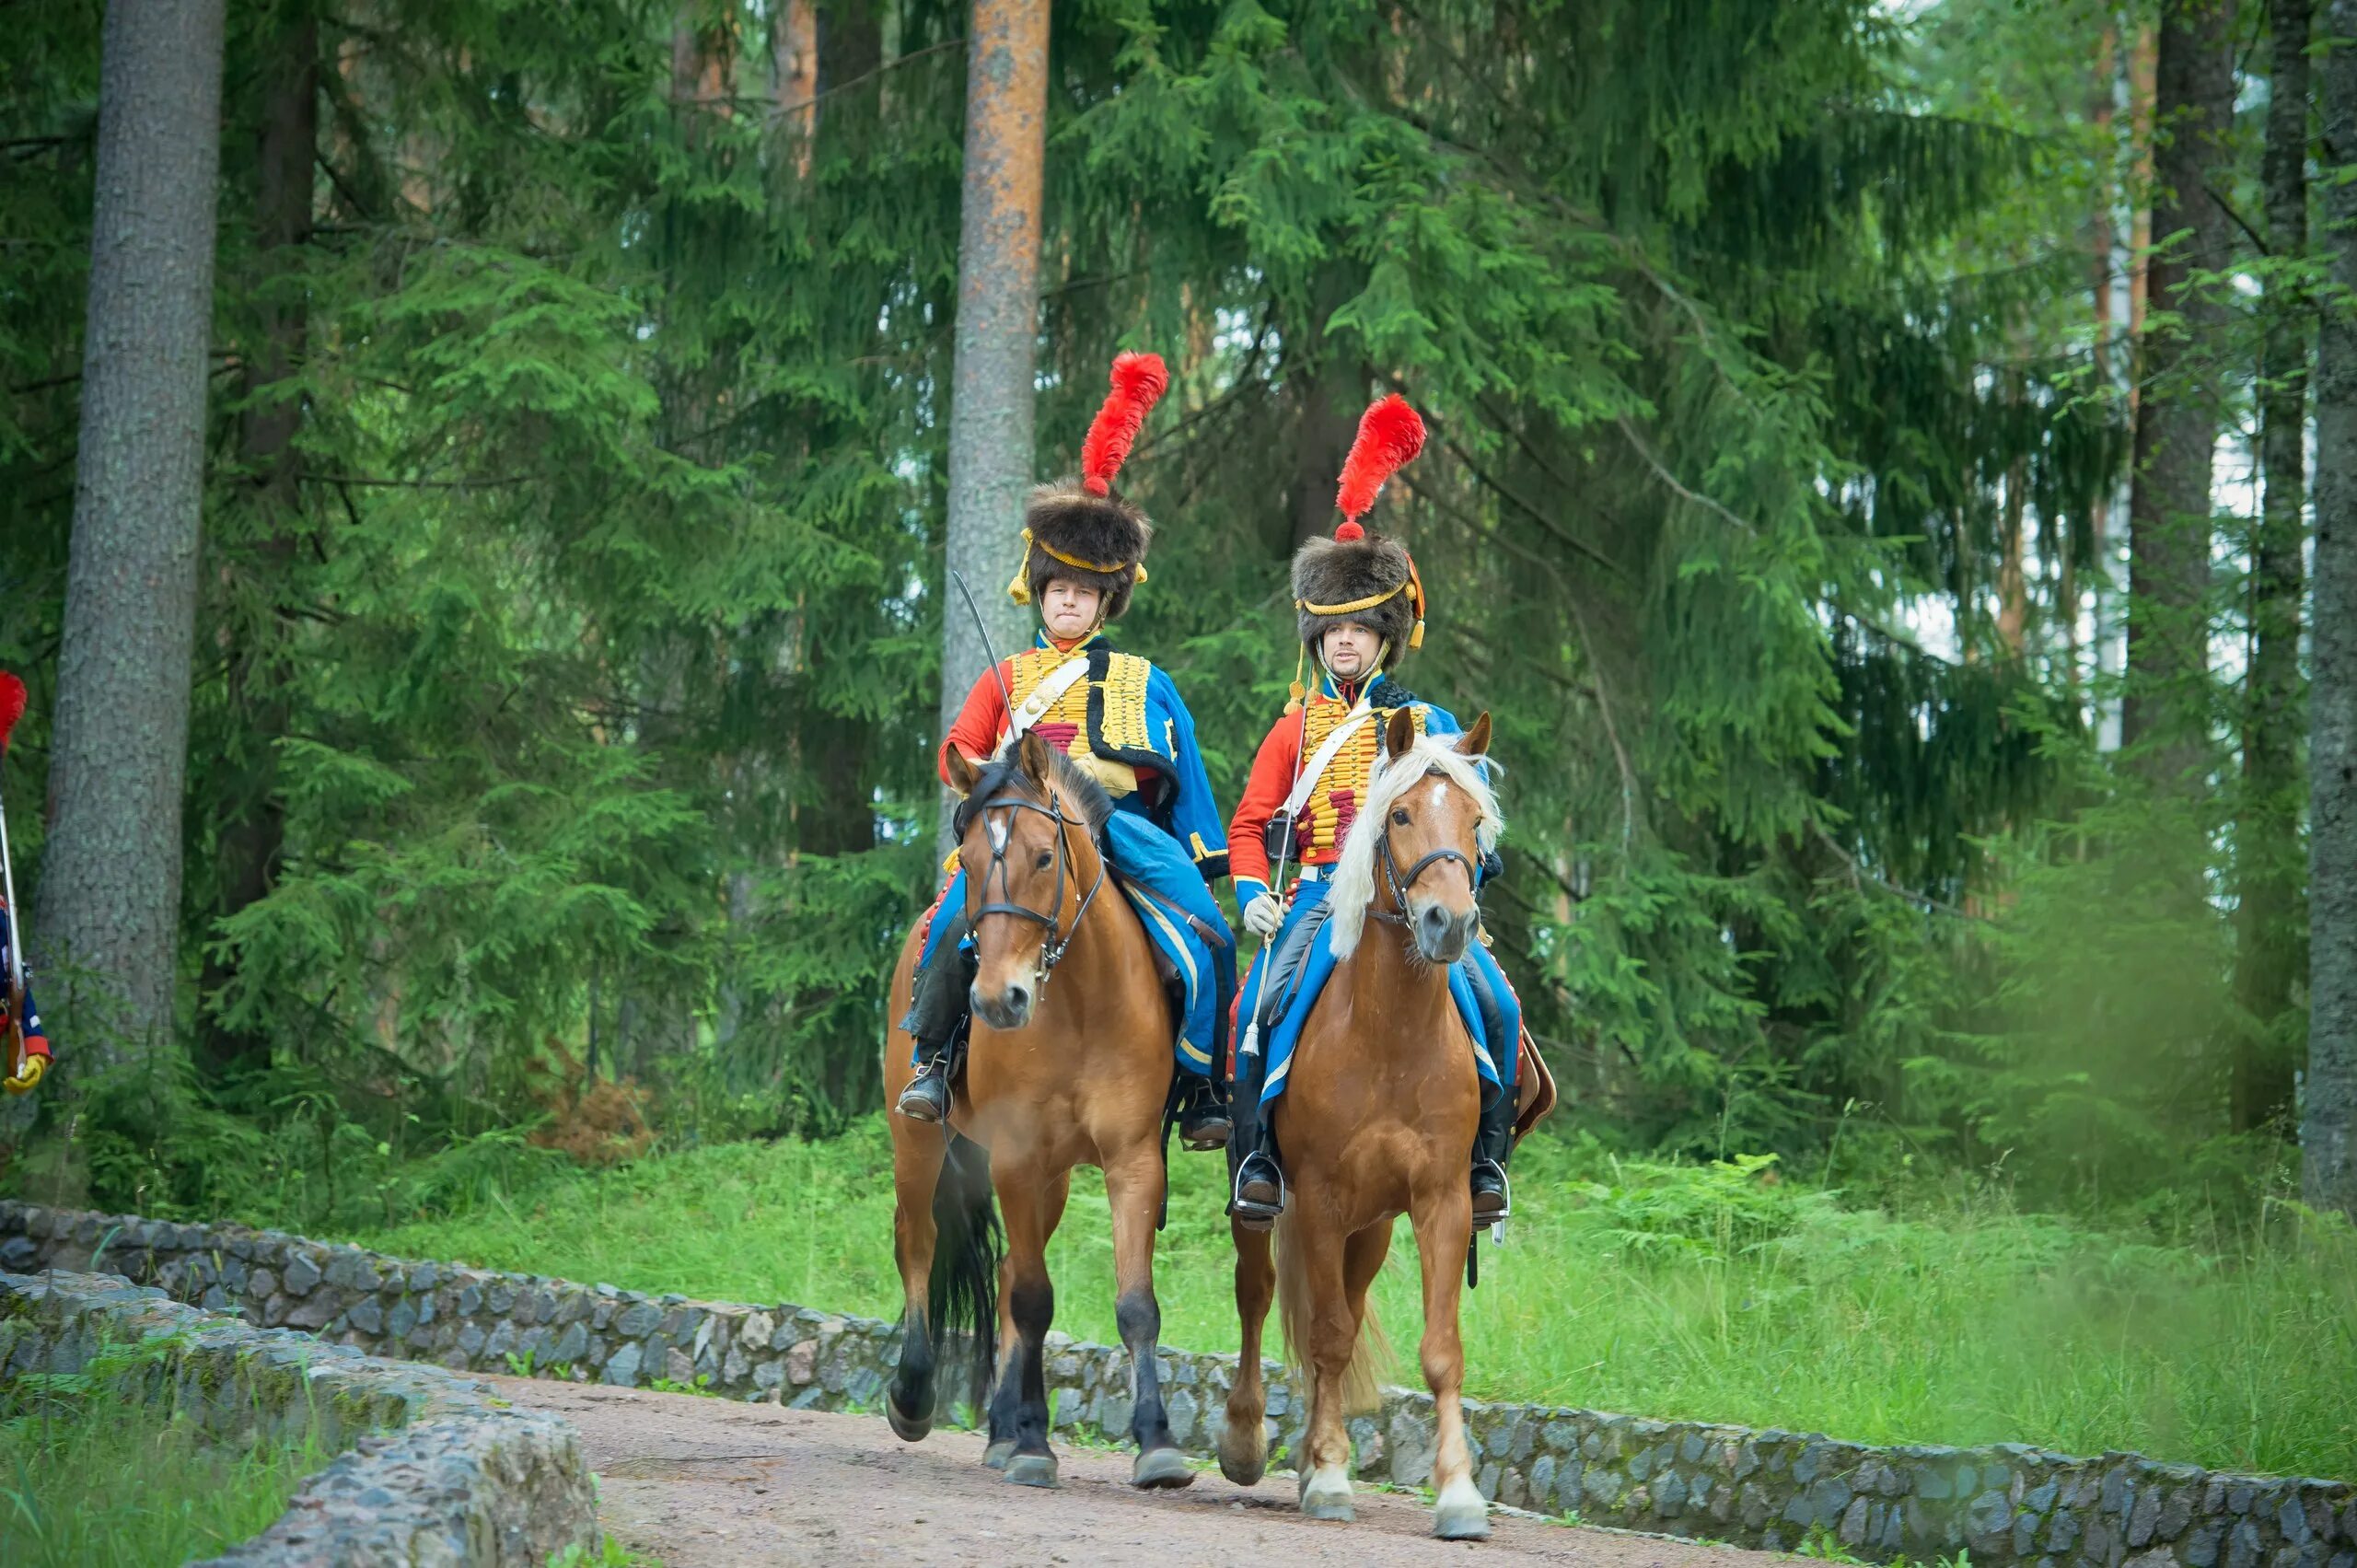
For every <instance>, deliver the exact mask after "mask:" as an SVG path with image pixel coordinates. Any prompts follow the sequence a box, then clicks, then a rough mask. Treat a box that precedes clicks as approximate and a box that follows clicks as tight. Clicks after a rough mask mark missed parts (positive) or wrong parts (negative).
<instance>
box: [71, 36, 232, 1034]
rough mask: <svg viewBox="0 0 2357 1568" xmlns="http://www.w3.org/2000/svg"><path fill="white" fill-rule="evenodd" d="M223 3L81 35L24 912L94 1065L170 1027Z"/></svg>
mask: <svg viewBox="0 0 2357 1568" xmlns="http://www.w3.org/2000/svg"><path fill="white" fill-rule="evenodd" d="M222 6H223V0H112V4H110V6H108V7H107V12H106V23H105V31H104V34H103V42H102V44H101V54H100V66H99V137H98V168H97V175H98V179H97V199H96V207H95V210H94V212H93V214H92V218H91V234H90V296H89V299H90V303H89V316H88V321H87V327H86V329H85V340H84V344H83V356H82V424H81V447H80V452H79V456H78V459H77V466H76V470H75V494H74V540H73V545H72V550H71V553H70V557H69V562H68V565H67V572H66V582H65V613H64V629H63V636H62V642H61V646H60V650H59V655H58V672H57V717H56V727H55V731H54V734H53V738H52V752H51V761H50V783H49V791H50V794H49V798H50V806H51V808H52V811H53V812H54V813H55V816H54V818H53V821H52V829H51V831H50V836H49V846H48V850H47V853H46V854H45V855H44V857H43V862H42V866H41V920H40V922H39V923H38V925H37V926H36V927H35V930H36V931H37V932H38V933H39V934H40V935H41V936H43V937H44V938H46V940H47V942H48V943H49V945H50V947H49V952H48V955H47V957H48V961H49V965H50V968H51V970H52V972H54V973H55V974H57V975H58V976H59V978H60V979H61V980H63V981H64V982H65V983H64V985H63V986H62V987H61V988H60V989H61V990H62V991H63V992H64V995H63V997H62V998H61V1000H62V1001H63V1002H64V1005H63V1006H62V1007H60V1008H59V1012H60V1015H61V1016H60V1017H59V1019H58V1020H56V1022H57V1023H58V1024H59V1025H60V1026H62V1027H61V1028H59V1030H58V1033H59V1034H60V1036H61V1038H62V1039H63V1040H64V1041H65V1042H66V1043H67V1046H68V1049H67V1051H66V1052H65V1056H66V1059H67V1061H68V1062H77V1061H78V1062H80V1063H87V1064H89V1065H90V1066H92V1067H102V1066H104V1065H107V1064H108V1063H112V1062H119V1061H122V1060H125V1059H129V1058H145V1057H148V1056H149V1055H151V1054H152V1053H154V1052H156V1051H159V1050H160V1049H161V1048H162V1046H163V1044H164V1042H165V1041H166V1040H168V1038H169V1036H170V1034H171V1029H172V993H173V977H174V969H175V967H176V964H177V962H178V958H179V941H178V936H179V927H180V918H179V917H180V796H181V791H182V785H183V783H184V780H185V778H186V774H187V768H188V718H189V669H190V660H191V656H192V651H193V649H192V641H193V638H194V635H195V621H196V567H197V543H198V533H199V527H200V514H199V503H200V497H201V491H202V486H203V471H204V399H205V380H206V367H207V361H208V354H209V348H210V344H211V331H210V329H211V326H212V317H213V241H214V192H215V183H216V180H217V176H218V173H219V168H220V157H221V138H220V122H221V33H222ZM101 993H104V995H103V998H102V996H101ZM52 1005H54V1004H52ZM102 1015H103V1016H102Z"/></svg>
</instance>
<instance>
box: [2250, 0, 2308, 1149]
mask: <svg viewBox="0 0 2357 1568" xmlns="http://www.w3.org/2000/svg"><path fill="white" fill-rule="evenodd" d="M2313 9H2314V0H2274V3H2273V5H2272V6H2271V7H2270V17H2271V25H2272V27H2273V29H2274V36H2275V64H2274V75H2273V78H2272V83H2271V87H2270V94H2271V96H2270V101H2269V105H2268V110H2267V150H2266V154H2265V156H2264V157H2263V159H2262V160H2261V180H2262V183H2263V184H2264V186H2265V187H2266V201H2267V243H2268V249H2269V250H2270V252H2271V253H2272V254H2273V255H2274V256H2275V257H2276V258H2278V260H2279V261H2290V260H2291V259H2292V258H2294V257H2297V256H2299V255H2301V254H2303V253H2304V252H2305V251H2306V250H2307V248H2308V178H2307V160H2308V60H2307V45H2308V31H2309V17H2310V15H2311V13H2312V11H2313ZM2310 309H2311V305H2310V302H2309V301H2308V300H2307V299H2306V298H2305V291H2303V290H2301V289H2300V288H2298V287H2297V286H2296V285H2294V284H2293V282H2292V280H2290V279H2288V278H2285V277H2283V276H2282V275H2281V274H2278V275H2277V277H2276V278H2275V280H2274V283H2273V285H2272V286H2271V287H2270V290H2269V297H2268V300H2267V305H2266V310H2267V338H2266V342H2265V343H2264V345H2263V346H2262V348H2261V350H2260V366H2259V372H2260V392H2259V467H2260V469H2261V470H2262V471H2263V472H2264V473H2265V475H2266V482H2267V491H2266V496H2265V500H2264V502H2263V504H2262V506H2261V509H2260V514H2259V521H2258V538H2257V540H2255V541H2254V542H2253V547H2252V551H2251V607H2250V620H2251V661H2250V678H2249V679H2250V685H2249V691H2248V693H2247V704H2246V708H2245V715H2244V723H2243V794H2242V813H2243V818H2242V823H2241V830H2240V831H2239V832H2238V833H2237V834H2236V842H2237V858H2238V860H2239V861H2240V863H2241V869H2242V877H2241V882H2242V902H2241V907H2240V910H2239V912H2238V915H2239V925H2240V930H2239V931H2238V933H2237V944H2236V951H2235V991H2236V993H2237V994H2238V997H2239V999H2240V1001H2241V1003H2242V1005H2243V1007H2244V1009H2245V1010H2246V1011H2247V1012H2248V1013H2249V1014H2250V1015H2251V1016H2252V1017H2253V1018H2254V1019H2256V1020H2257V1021H2258V1023H2259V1024H2261V1025H2264V1026H2272V1025H2273V1024H2274V1023H2275V1021H2276V1020H2277V1018H2279V1017H2280V1016H2282V1013H2283V1011H2284V1009H2285V1008H2287V1007H2289V1006H2290V1005H2291V1004H2292V978H2293V974H2294V973H2296V972H2297V969H2298V964H2299V935H2300V930H2299V928H2300V866H2299V853H2300V833H2299V821H2300V815H2299V814H2300V800H2299V772H2298V769H2299V749H2298V743H2299V730H2298V726H2299V698H2300V595H2301V591H2302V589H2303V587H2305V583H2304V582H2303V578H2304V576H2305V564H2304V563H2303V562H2302V559H2301V556H2302V552H2303V551H2304V550H2305V544H2306V538H2305V534H2306V529H2305V525H2304V523H2303V521H2302V518H2301V509H2302V505H2303V504H2304V502H2305V499H2306V490H2307V460H2308V459H2307V395H2308V373H2307V355H2308V345H2307V321H2308V312H2309V310H2310ZM2292 1075H2293V1063H2292V1060H2291V1055H2290V1053H2289V1052H2288V1051H2284V1050H2282V1048H2281V1047H2280V1046H2279V1045H2277V1044H2276V1043H2275V1042H2274V1041H2273V1040H2272V1039H2271V1031H2270V1034H2259V1035H2247V1036H2246V1037H2245V1038H2244V1039H2243V1040H2241V1041H2240V1042H2239V1044H2238V1046H2237V1048H2236V1051H2235V1072H2234V1086H2233V1094H2232V1101H2233V1118H2234V1127H2235V1131H2236V1132H2248V1131H2249V1130H2251V1129H2252V1128H2255V1127H2260V1126H2264V1125H2266V1124H2267V1123H2269V1122H2270V1121H2276V1120H2277V1119H2279V1118H2281V1117H2282V1116H2284V1115H2286V1114H2287V1113H2288V1112H2289V1111H2290V1110H2291V1109H2292Z"/></svg>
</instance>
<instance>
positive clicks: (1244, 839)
mask: <svg viewBox="0 0 2357 1568" xmlns="http://www.w3.org/2000/svg"><path fill="white" fill-rule="evenodd" d="M1423 439H1424V427H1423V422H1422V420H1421V419H1419V418H1418V417H1417V415H1416V412H1415V410H1413V409H1412V408H1411V407H1409V406H1408V403H1407V401H1406V400H1405V399H1402V398H1399V397H1396V396H1395V397H1389V398H1386V399H1384V400H1383V401H1381V402H1378V403H1376V405H1375V406H1374V407H1372V408H1370V409H1368V410H1367V412H1366V413H1365V415H1364V418H1363V419H1362V420H1361V421H1360V424H1359V435H1358V439H1357V440H1356V441H1355V442H1354V443H1353V446H1352V448H1351V455H1350V458H1349V459H1348V460H1347V461H1346V462H1345V463H1344V464H1343V468H1342V479H1341V487H1340V492H1339V494H1338V495H1337V498H1336V499H1337V503H1338V505H1339V507H1340V509H1341V513H1342V521H1341V525H1340V526H1339V527H1337V528H1335V530H1334V537H1333V538H1332V539H1331V540H1310V541H1309V542H1308V543H1307V544H1305V545H1303V546H1302V547H1301V550H1300V551H1299V552H1298V553H1296V554H1295V556H1294V562H1293V599H1294V609H1295V621H1296V625H1297V627H1298V629H1299V633H1300V637H1301V654H1300V655H1299V656H1297V658H1296V662H1295V679H1294V684H1293V700H1292V701H1291V702H1290V703H1286V705H1285V712H1284V714H1283V717H1281V718H1279V719H1278V720H1277V722H1276V724H1275V726H1273V727H1272V728H1271V729H1270V731H1269V734H1268V737H1267V738H1265V739H1263V740H1262V741H1261V742H1260V753H1259V755H1257V756H1256V757H1255V758H1254V759H1253V761H1252V775H1251V778H1250V781H1249V782H1248V783H1247V784H1245V786H1244V797H1243V799H1242V800H1241V801H1239V802H1238V803H1237V808H1236V816H1235V818H1234V819H1232V820H1231V821H1230V822H1229V823H1228V840H1229V842H1230V844H1231V846H1232V847H1231V849H1230V852H1229V854H1230V861H1231V864H1232V865H1234V867H1235V871H1236V902H1237V907H1238V908H1240V909H1241V910H1242V911H1243V912H1244V924H1245V926H1246V928H1247V929H1248V930H1250V931H1251V932H1253V933H1254V934H1255V935H1258V936H1260V939H1261V943H1262V946H1261V948H1260V957H1259V958H1256V959H1255V960H1254V961H1253V965H1252V970H1251V973H1250V974H1249V975H1248V977H1247V978H1246V980H1245V982H1244V991H1243V999H1242V1003H1241V1005H1240V1009H1239V1016H1240V1017H1241V1018H1242V1019H1243V1020H1247V1021H1248V1027H1244V1028H1239V1029H1238V1030H1237V1040H1238V1054H1237V1063H1236V1094H1235V1096H1234V1117H1235V1128H1236V1137H1235V1139H1234V1141H1233V1142H1232V1143H1231V1144H1229V1157H1230V1160H1231V1162H1232V1164H1233V1165H1234V1167H1235V1172H1236V1180H1235V1187H1234V1191H1233V1194H1232V1198H1231V1202H1230V1203H1229V1205H1228V1213H1229V1214H1231V1215H1233V1216H1234V1217H1235V1218H1236V1219H1237V1220H1238V1221H1239V1222H1241V1223H1243V1224H1245V1225H1252V1226H1256V1227H1260V1228H1266V1227H1267V1226H1268V1225H1270V1224H1271V1223H1272V1222H1273V1221H1274V1220H1275V1219H1276V1217H1277V1215H1278V1214H1280V1213H1281V1212H1282V1211H1283V1208H1284V1177H1283V1171H1282V1170H1281V1168H1280V1167H1279V1165H1278V1150H1277V1147H1276V1139H1275V1134H1274V1132H1272V1131H1271V1121H1270V1118H1269V1116H1268V1115H1267V1112H1266V1104H1265V1102H1266V1101H1268V1100H1272V1099H1274V1098H1276V1097H1277V1095H1278V1094H1279V1093H1280V1092H1282V1089H1283V1081H1282V1080H1283V1071H1282V1067H1280V1068H1279V1069H1278V1071H1277V1072H1276V1073H1275V1074H1273V1075H1272V1074H1271V1061H1272V1059H1274V1058H1275V1057H1276V1056H1278V1055H1279V1054H1280V1053H1279V1052H1278V1051H1276V1050H1275V1048H1276V1047H1277V1046H1279V1045H1280V1044H1283V1043H1284V1042H1286V1041H1287V1040H1289V1039H1290V1036H1289V1034H1288V1033H1287V1032H1286V1031H1287V1028H1288V1025H1287V1021H1286V1017H1285V1016H1284V1015H1283V1011H1282V1010H1281V1009H1282V1008H1283V1005H1284V998H1283V995H1282V994H1278V995H1274V996H1271V1000H1272V1001H1274V1002H1275V1003H1276V1005H1275V1006H1273V1007H1264V1000H1263V999H1264V996H1265V995H1270V994H1271V986H1272V985H1273V986H1275V988H1276V992H1277V993H1289V992H1291V991H1293V990H1295V989H1298V988H1295V987H1292V986H1288V985H1286V984H1283V983H1280V981H1290V980H1292V979H1294V978H1295V977H1297V976H1298V975H1299V974H1300V971H1301V970H1302V968H1303V966H1304V965H1306V964H1307V963H1308V962H1309V961H1310V958H1311V957H1312V955H1311V953H1310V951H1309V948H1310V946H1311V942H1312V939H1313V938H1314V935H1315V931H1316V927H1317V926H1318V924H1319V923H1322V922H1323V921H1324V920H1325V918H1326V914H1327V911H1326V907H1325V903H1326V894H1327V889H1328V887H1329V878H1330V877H1331V876H1332V874H1333V869H1334V866H1335V865H1336V864H1337V863H1338V862H1339V861H1340V860H1341V852H1342V844H1343V842H1344V841H1345V840H1346V839H1347V838H1348V837H1349V835H1350V831H1351V829H1352V827H1353V824H1354V823H1355V822H1356V820H1357V818H1358V812H1359V807H1360V806H1361V804H1362V803H1364V801H1365V800H1366V798H1367V786H1368V782H1369V780H1370V778H1371V776H1372V775H1373V774H1374V772H1375V771H1376V767H1377V766H1378V764H1380V763H1381V762H1382V761H1384V760H1385V758H1386V757H1387V755H1388V748H1387V742H1386V740H1385V732H1386V727H1387V725H1388V724H1389V723H1390V720H1391V718H1392V716H1393V715H1394V714H1407V715H1408V719H1409V723H1410V725H1411V730H1412V733H1413V734H1414V735H1415V736H1416V737H1418V738H1422V737H1424V736H1453V735H1457V734H1458V733H1460V731H1461V729H1462V726H1460V725H1458V723H1457V719H1456V717H1455V716H1454V715H1453V714H1450V713H1449V712H1448V711H1447V710H1446V708H1443V707H1441V706H1439V705H1438V704H1437V703H1427V702H1424V701H1422V699H1420V698H1418V697H1416V696H1415V695H1414V694H1413V693H1412V692H1411V691H1408V689H1407V688H1406V687H1404V686H1402V685H1400V684H1399V679H1397V677H1396V675H1395V674H1394V673H1393V672H1394V671H1396V670H1397V669H1398V668H1399V666H1400V665H1401V664H1402V663H1403V662H1404V661H1405V660H1406V658H1407V656H1408V655H1409V654H1410V653H1411V651H1413V650H1415V649H1417V648H1420V647H1422V645H1423V640H1424V587H1423V581H1422V578H1421V577H1420V576H1419V575H1417V572H1416V563H1415V562H1414V561H1413V560H1412V559H1411V557H1410V556H1409V554H1408V552H1407V550H1406V548H1405V547H1404V546H1402V545H1401V544H1399V542H1398V541H1397V540H1390V539H1387V538H1385V537H1384V536H1383V535H1381V534H1378V533H1370V532H1368V531H1367V529H1366V528H1365V526H1364V524H1363V523H1362V522H1361V521H1360V519H1361V518H1362V517H1364V516H1365V515H1366V513H1367V512H1368V510H1369V509H1370V508H1372V507H1373V505H1375V498H1376V493H1377V492H1378V491H1379V490H1380V489H1381V488H1382V486H1383V482H1384V481H1385V480H1386V479H1387V478H1389V477H1390V476H1391V474H1392V473H1394V472H1395V471H1397V470H1399V467H1400V466H1401V465H1402V464H1404V463H1406V462H1407V461H1408V460H1409V459H1411V458H1413V457H1414V456H1415V455H1416V453H1417V452H1418V451H1419V450H1421V449H1422V446H1423ZM1313 660H1314V661H1315V663H1316V667H1317V668H1316V675H1317V683H1316V685H1315V687H1314V688H1313V689H1311V690H1310V691H1306V692H1305V691H1303V689H1302V682H1301V679H1300V669H1301V667H1302V664H1303V663H1305V662H1307V661H1313ZM1483 858H1484V862H1485V864H1484V865H1483V866H1482V867H1481V871H1482V873H1483V874H1484V875H1490V874H1494V872H1495V870H1496V866H1497V862H1496V857H1495V856H1494V854H1492V855H1485V856H1484V857H1483ZM1287 863H1291V864H1293V865H1295V866H1296V867H1297V868H1298V869H1297V873H1296V876H1295V881H1294V886H1293V889H1292V890H1291V893H1290V895H1288V894H1286V893H1285V891H1284V890H1283V889H1282V888H1281V887H1280V886H1279V883H1278V876H1279V874H1280V873H1281V872H1282V871H1283V867H1284V865H1286V864H1287ZM1475 883H1476V886H1477V887H1478V886H1479V883H1480V877H1476V878H1475ZM1272 976H1274V977H1278V978H1276V979H1272V978H1271V977H1272ZM1451 982H1452V984H1453V985H1455V986H1457V987H1458V988H1460V989H1461V990H1462V991H1463V992H1464V993H1466V994H1467V995H1468V996H1469V998H1470V1000H1471V1002H1472V1004H1473V1005H1474V1006H1475V1007H1476V1008H1477V1009H1478V1013H1479V1016H1480V1019H1481V1022H1482V1024H1483V1031H1482V1032H1483V1036H1484V1042H1485V1043H1484V1050H1485V1055H1486V1057H1487V1059H1488V1061H1489V1063H1490V1064H1491V1066H1492V1074H1489V1076H1492V1078H1493V1079H1494V1082H1493V1083H1492V1086H1491V1087H1492V1092H1491V1093H1490V1094H1488V1095H1487V1096H1486V1097H1485V1098H1484V1101H1483V1104H1482V1108H1481V1121H1480V1132H1479V1133H1478V1135H1477V1136H1476V1138H1475V1140H1474V1144H1473V1178H1472V1180H1473V1223H1474V1224H1475V1225H1492V1224H1495V1223H1496V1222H1498V1221H1500V1220H1503V1219H1504V1218H1505V1217H1506V1215H1507V1214H1508V1212H1509V1207H1510V1204H1509V1199H1508V1194H1507V1188H1506V1157H1507V1156H1508V1154H1509V1153H1510V1152H1511V1151H1512V1149H1513V1146H1514V1124H1515V1059H1516V1056H1517V1054H1518V1051H1517V1047H1518V1045H1519V1042H1520V1039H1521V1033H1522V1007H1521V1004H1520V1003H1519V1002H1517V1001H1516V1000H1515V994H1514V989H1513V987H1512V986H1510V985H1508V984H1507V983H1506V977H1505V973H1504V970H1500V969H1499V968H1498V961H1497V959H1495V958H1492V957H1491V956H1490V950H1489V948H1488V947H1487V946H1485V945H1484V943H1482V942H1479V941H1477V942H1475V943H1473V944H1472V945H1471V946H1469V947H1468V948H1467V949H1466V952H1465V956H1464V957H1463V958H1459V959H1457V962H1456V964H1455V966H1454V967H1453V972H1452V975H1451ZM1264 1010H1265V1011H1267V1012H1269V1013H1270V1014H1271V1016H1267V1017H1266V1018H1265V1019H1263V1018H1262V1017H1261V1016H1260V1015H1261V1013H1262V1012H1263V1011H1264ZM1293 1010H1294V1011H1295V1013H1298V1012H1299V1011H1300V1010H1301V1009H1300V1008H1299V1007H1297V1006H1296V1007H1295V1008H1294V1009H1293ZM1262 1024H1265V1027H1259V1026H1260V1025H1262ZM1297 1025H1298V1019H1297V1018H1296V1019H1295V1024H1294V1026H1293V1027H1295V1028H1297Z"/></svg>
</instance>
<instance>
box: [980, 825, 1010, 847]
mask: <svg viewBox="0 0 2357 1568" xmlns="http://www.w3.org/2000/svg"><path fill="white" fill-rule="evenodd" d="M982 830H983V831H985V832H987V833H989V834H990V836H991V853H992V854H1005V853H1006V823H1005V821H1004V819H1001V818H997V817H993V818H991V819H988V820H986V821H984V822H983V823H982Z"/></svg>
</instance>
